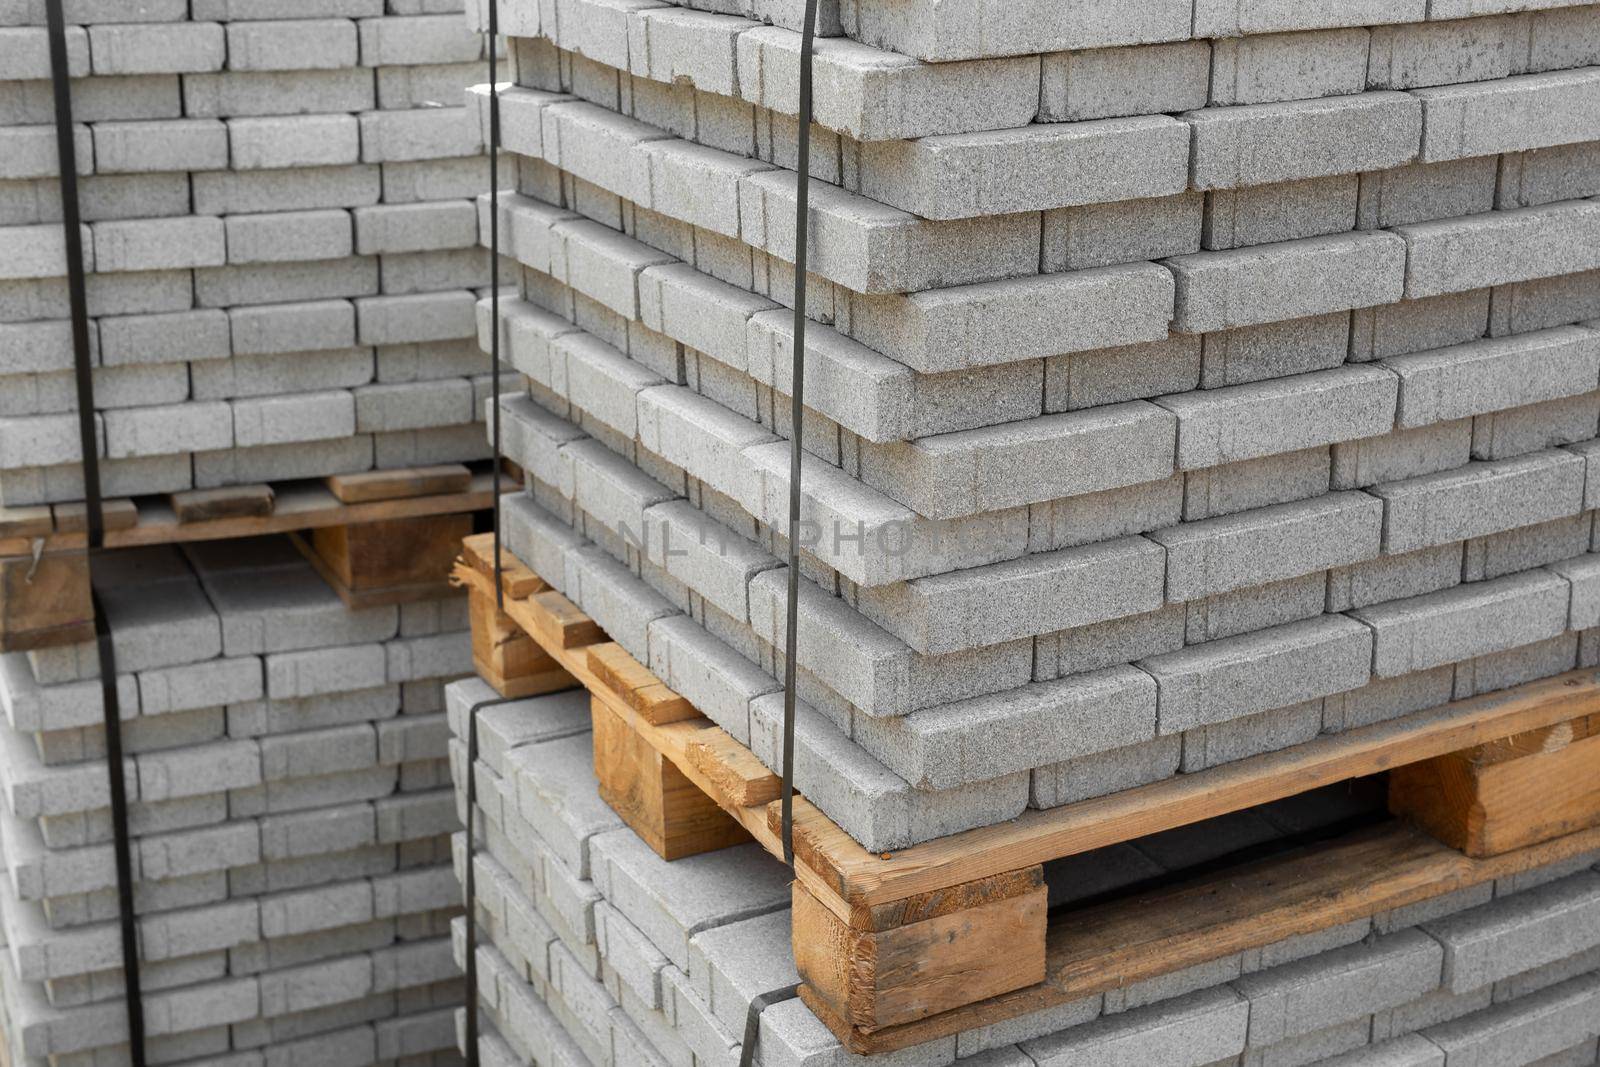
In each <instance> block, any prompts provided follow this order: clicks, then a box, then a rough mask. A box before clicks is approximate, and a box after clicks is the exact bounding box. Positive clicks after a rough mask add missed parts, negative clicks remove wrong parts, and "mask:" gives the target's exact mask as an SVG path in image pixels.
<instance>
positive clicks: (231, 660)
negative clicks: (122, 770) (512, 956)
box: [0, 538, 471, 1067]
mask: <svg viewBox="0 0 1600 1067" xmlns="http://www.w3.org/2000/svg"><path fill="white" fill-rule="evenodd" d="M97 572H98V573H100V574H101V575H102V576H103V577H104V579H105V583H106V584H105V586H104V589H105V592H104V596H103V601H104V609H105V612H106V615H107V618H108V621H109V622H110V624H111V629H112V632H113V634H114V637H115V650H116V657H117V664H118V670H119V675H118V687H119V700H120V704H121V709H122V715H123V728H122V738H123V745H124V753H125V757H126V763H125V767H126V780H127V789H128V797H129V801H130V809H129V826H130V829H131V832H132V835H133V840H132V859H133V873H134V878H135V883H134V902H135V908H136V911H137V914H138V925H139V937H140V960H141V977H142V981H143V984H144V993H145V996H144V1004H145V1020H146V1026H147V1033H148V1035H149V1036H148V1045H147V1049H148V1052H149V1055H150V1059H149V1062H151V1063H179V1062H188V1061H191V1060H195V1061H203V1062H205V1063H209V1064H220V1063H226V1064H229V1065H240V1067H244V1065H249V1064H283V1065H288V1064H311V1063H315V1064H334V1063H339V1064H367V1063H390V1062H399V1063H406V1064H418V1065H427V1064H433V1063H435V1062H441V1063H443V1062H455V1053H454V1052H453V1051H451V1048H452V1046H453V1043H454V1033H453V1030H452V1013H451V1009H452V1007H453V1006H454V1005H457V1004H459V1003H460V995H461V991H460V984H459V976H458V975H457V974H456V971H455V967H454V963H453V961H452V960H451V958H450V948H449V945H448V943H447V941H446V937H447V935H448V929H447V926H448V921H449V918H450V916H451V915H452V914H455V913H457V912H458V911H459V907H460V889H459V887H458V886H457V885H456V881H455V877H454V875H453V874H452V872H451V871H450V869H449V856H448V854H447V850H448V847H449V841H448V836H447V835H448V834H449V833H450V832H451V831H452V830H453V829H454V828H455V827H456V826H457V823H456V820H455V813H454V811H453V809H452V800H451V793H450V789H449V785H450V783H449V777H448V764H447V762H446V759H447V756H448V751H447V748H446V741H447V736H448V732H447V724H446V721H445V714H444V705H443V687H444V683H445V681H446V680H448V679H451V678H454V677H459V676H460V675H462V674H464V673H466V672H468V671H469V670H470V668H471V659H470V651H469V645H470V642H469V641H468V640H467V639H466V637H465V635H464V633H463V631H464V629H465V627H466V612H465V608H464V603H463V601H462V600H461V598H451V599H449V600H443V601H435V602H425V603H420V604H414V605H407V606H405V607H399V608H396V607H382V608H371V609H365V610H361V611H350V610H347V609H346V608H345V607H344V605H343V604H342V603H341V602H340V600H339V599H338V597H337V596H335V595H334V593H333V592H332V591H331V590H330V589H329V588H328V587H327V586H326V585H325V584H324V583H323V581H322V580H321V579H320V578H319V577H318V576H317V574H316V573H315V572H314V571H313V570H312V568H311V566H310V565H309V564H307V563H306V562H304V561H303V560H302V559H301V558H300V556H299V555H298V553H297V552H295V550H294V549H293V547H292V546H290V545H289V543H288V542H287V541H286V540H284V539H281V538H280V539H271V540H260V541H243V542H221V543H217V544H213V545H199V546H195V547H193V548H189V549H185V550H182V551H180V550H178V549H176V548H160V549H136V550H132V551H130V552H125V553H118V554H114V555H110V556H106V557H103V559H102V561H101V562H99V563H98V564H97ZM96 660H97V657H96V654H95V651H94V648H93V646H87V645H86V646H77V647H68V648H58V649H50V650H46V651H42V652H36V653H28V654H21V653H13V654H9V655H6V656H3V657H0V701H3V705H4V709H5V714H6V720H7V721H6V723H5V725H4V726H3V727H0V799H3V804H0V839H3V842H4V851H3V854H4V862H5V868H6V874H5V877H4V878H0V918H3V923H0V929H3V931H4V941H5V943H6V946H7V947H6V951H4V952H3V953H0V1006H3V1012H4V1020H3V1022H0V1032H3V1033H4V1034H5V1035H6V1039H7V1042H8V1046H9V1048H10V1051H11V1057H10V1060H9V1062H11V1063H16V1064H44V1063H49V1064H52V1065H55V1067H67V1065H88V1064H94V1065H97V1067H98V1065H112V1064H121V1063H127V1062H129V1047H128V1044H127V1041H128V1031H127V1018H126V1015H125V1007H124V981H123V972H122V956H121V944H120V940H119V938H120V933H119V930H120V927H119V923H118V914H119V913H118V907H117V891H116V871H115V866H114V859H113V853H112V844H111V841H112V833H113V829H112V821H111V812H110V808H109V804H110V792H109V784H108V778H107V768H106V762H105V757H104V740H105V735H104V728H103V725H102V715H103V702H102V698H101V689H100V681H99V678H98V675H97V673H96V670H97V662H96Z"/></svg>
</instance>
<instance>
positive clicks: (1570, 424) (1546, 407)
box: [1472, 393, 1600, 459]
mask: <svg viewBox="0 0 1600 1067" xmlns="http://www.w3.org/2000/svg"><path fill="white" fill-rule="evenodd" d="M1597 425H1600V394H1597V393H1583V394H1581V395H1578V396H1572V397H1563V398H1561V399H1558V400H1546V401H1544V402H1542V403H1538V404H1527V405H1524V406H1523V407H1517V408H1510V409H1508V410H1505V411H1494V412H1490V413H1489V414H1486V415H1479V416H1478V417H1476V418H1475V419H1473V420H1472V456H1473V458H1474V459H1510V458H1511V457H1513V456H1521V455H1526V454H1527V453H1529V452H1538V451H1541V450H1543V449H1546V448H1554V447H1557V446H1560V445H1570V444H1574V443H1577V442H1581V441H1588V440H1592V439H1593V437H1594V433H1595V427H1596V426H1597Z"/></svg>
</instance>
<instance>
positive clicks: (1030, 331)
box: [850, 264, 1174, 372]
mask: <svg viewBox="0 0 1600 1067" xmlns="http://www.w3.org/2000/svg"><path fill="white" fill-rule="evenodd" d="M1173 292H1174V290H1173V281H1172V275H1171V274H1170V273H1169V272H1167V271H1165V270H1162V269H1161V268H1160V267H1156V266H1153V265H1148V264H1146V265H1140V266H1129V267H1107V268H1102V269H1099V270H1086V271H1079V272H1074V273H1072V274H1066V275H1050V276H1045V277H1039V278H1029V279H1012V280H1010V281H1002V282H988V283H984V284H980V285H971V286H958V287H955V288H949V289H939V290H934V291H931V292H922V293H914V294H912V295H910V296H906V297H888V298H879V299H867V298H853V299H852V301H851V319H850V335H851V336H852V337H854V338H855V339H856V340H858V341H861V342H862V343H863V344H865V345H867V346H868V347H869V348H873V349H876V350H877V351H879V352H882V353H883V354H885V355H887V356H890V357H891V358H894V359H898V360H900V361H901V362H903V363H905V364H906V365H908V366H910V367H911V368H912V369H913V370H918V371H923V372H938V371H948V370H958V369H961V368H963V367H978V366H989V365H992V364H996V363H1009V362H1013V361H1015V360H1018V359H1030V358H1036V357H1039V356H1054V355H1059V354H1061V353H1063V352H1083V351H1089V350H1091V349H1099V348H1113V347H1116V346H1118V345H1128V344H1137V343H1140V342H1145V341H1159V340H1162V339H1164V338H1165V337H1166V336H1167V323H1168V321H1169V320H1170V318H1171V315H1172V301H1173Z"/></svg>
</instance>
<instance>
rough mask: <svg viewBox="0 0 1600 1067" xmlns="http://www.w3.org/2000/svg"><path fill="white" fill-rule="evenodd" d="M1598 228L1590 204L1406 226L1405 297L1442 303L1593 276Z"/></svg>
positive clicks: (1599, 217)
mask: <svg viewBox="0 0 1600 1067" xmlns="http://www.w3.org/2000/svg"><path fill="white" fill-rule="evenodd" d="M1597 227H1600V208H1597V207H1596V206H1595V205H1594V204H1592V203H1589V202H1587V201H1572V202H1567V203H1561V204H1553V205H1549V206H1547V207H1536V208H1520V209H1517V210H1514V211H1495V212H1490V213H1489V214H1486V215H1473V216H1469V217H1467V218H1462V219H1450V220H1445V221H1439V222H1421V223H1417V224H1416V225H1414V226H1402V227H1400V228H1399V229H1398V230H1397V231H1396V232H1397V233H1398V234H1400V236H1402V237H1404V238H1405V240H1406V249H1407V264H1406V287H1405V295H1406V297H1407V298H1411V299H1414V298H1418V297H1427V296H1438V295H1440V294H1443V293H1459V292H1463V291H1465V290H1468V289H1479V288H1483V287H1484V286H1490V285H1504V284H1507V283H1509V282H1520V281H1526V280H1528V279H1531V278H1545V277H1550V276H1552V275H1556V274H1568V273H1572V272H1575V271H1587V270H1592V269H1594V268H1595V267H1596V266H1600V259H1597V258H1596V256H1595V253H1594V244H1593V242H1592V241H1591V239H1590V235H1591V234H1592V233H1594V232H1595V230H1596V228H1597ZM1513 250H1514V251H1513ZM1547 325H1556V323H1549V324H1547Z"/></svg>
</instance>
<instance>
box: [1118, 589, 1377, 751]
mask: <svg viewBox="0 0 1600 1067" xmlns="http://www.w3.org/2000/svg"><path fill="white" fill-rule="evenodd" d="M1371 657H1372V636H1371V634H1370V633H1365V632H1362V628H1360V627H1359V625H1358V624H1356V623H1354V622H1353V621H1352V620H1350V619H1345V618H1339V617H1337V616H1328V617H1325V618H1322V619H1315V620H1311V621H1306V622H1296V623H1291V624H1289V625H1287V626H1279V627H1275V628H1273V629H1269V630H1261V631H1258V632H1256V633H1251V634H1245V635H1242V636H1239V637H1230V638H1227V639H1225V640H1221V641H1212V642H1209V643H1207V644H1204V645H1199V646H1195V647H1193V648H1186V649H1183V650H1182V651H1178V652H1170V653H1167V654H1165V655H1161V656H1153V657H1151V658H1149V659H1145V660H1140V661H1139V664H1138V666H1139V667H1140V668H1141V669H1143V670H1145V671H1146V672H1148V673H1149V674H1151V675H1153V676H1154V677H1155V679H1156V682H1157V684H1158V686H1159V688H1160V694H1159V698H1158V699H1159V705H1158V714H1159V717H1160V727H1159V729H1160V732H1161V733H1163V734H1171V733H1180V732H1182V731H1184V730H1188V729H1192V728H1194V727H1196V726H1205V725H1209V724H1212V723H1220V722H1226V721H1228V720H1230V719H1237V718H1240V717H1242V716H1245V715H1254V714H1258V713H1260V712H1264V711H1270V710H1272V709H1274V708H1282V707H1288V706H1289V705H1291V704H1299V703H1302V702H1304V701H1307V700H1312V699H1315V698H1317V697H1323V696H1329V695H1331V694H1334V693H1341V692H1344V691H1346V690H1349V689H1355V688H1356V687H1358V686H1360V685H1362V684H1363V683H1365V682H1366V681H1367V679H1368V677H1369V676H1370V668H1371Z"/></svg>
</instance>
